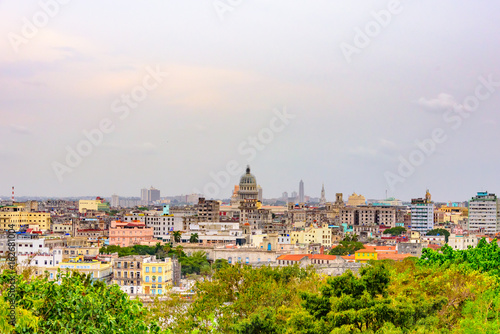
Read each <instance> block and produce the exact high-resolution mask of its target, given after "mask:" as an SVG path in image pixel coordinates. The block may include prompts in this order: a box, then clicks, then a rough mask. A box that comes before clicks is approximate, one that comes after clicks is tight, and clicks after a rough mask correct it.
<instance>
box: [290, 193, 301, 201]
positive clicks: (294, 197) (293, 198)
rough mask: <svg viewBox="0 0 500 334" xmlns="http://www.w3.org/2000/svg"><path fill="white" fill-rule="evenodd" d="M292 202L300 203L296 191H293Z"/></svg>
mask: <svg viewBox="0 0 500 334" xmlns="http://www.w3.org/2000/svg"><path fill="white" fill-rule="evenodd" d="M291 201H293V202H298V201H299V195H298V194H297V192H296V191H292V198H291Z"/></svg>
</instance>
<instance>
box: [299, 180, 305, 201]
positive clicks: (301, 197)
mask: <svg viewBox="0 0 500 334" xmlns="http://www.w3.org/2000/svg"><path fill="white" fill-rule="evenodd" d="M304 196H305V195H304V181H302V180H300V182H299V202H300V203H304V199H305V198H304Z"/></svg>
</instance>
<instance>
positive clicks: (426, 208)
mask: <svg viewBox="0 0 500 334" xmlns="http://www.w3.org/2000/svg"><path fill="white" fill-rule="evenodd" d="M433 228H434V203H433V202H432V201H431V194H430V193H429V190H428V189H427V191H426V193H425V198H414V199H412V200H411V229H412V230H413V231H418V232H420V233H423V234H425V233H427V232H429V231H430V230H432V229H433Z"/></svg>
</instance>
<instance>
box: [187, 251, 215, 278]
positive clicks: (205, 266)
mask: <svg viewBox="0 0 500 334" xmlns="http://www.w3.org/2000/svg"><path fill="white" fill-rule="evenodd" d="M179 262H180V264H181V273H182V275H189V274H195V275H208V274H210V272H211V268H210V263H209V262H208V260H207V254H206V253H205V252H204V251H197V252H194V253H193V254H192V255H191V256H186V255H185V254H184V253H183V254H182V255H181V256H180V257H179Z"/></svg>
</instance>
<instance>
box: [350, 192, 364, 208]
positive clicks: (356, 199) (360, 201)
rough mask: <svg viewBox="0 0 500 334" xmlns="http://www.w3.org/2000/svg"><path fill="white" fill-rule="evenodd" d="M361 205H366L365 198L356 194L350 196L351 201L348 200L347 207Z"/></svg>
mask: <svg viewBox="0 0 500 334" xmlns="http://www.w3.org/2000/svg"><path fill="white" fill-rule="evenodd" d="M360 205H366V198H365V196H363V195H358V194H356V193H353V194H352V195H351V196H349V199H348V200H347V206H360Z"/></svg>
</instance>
